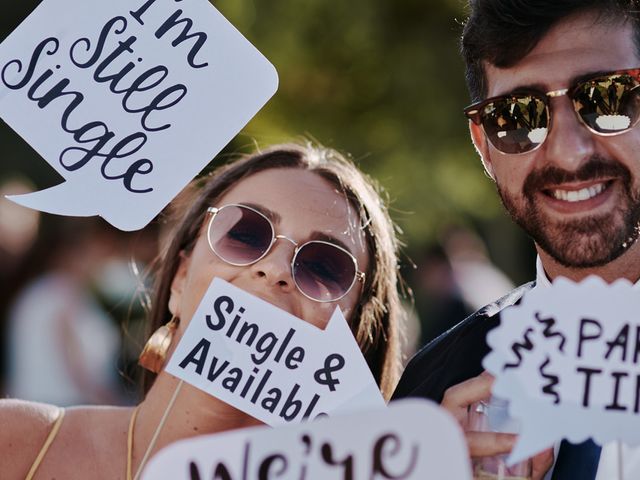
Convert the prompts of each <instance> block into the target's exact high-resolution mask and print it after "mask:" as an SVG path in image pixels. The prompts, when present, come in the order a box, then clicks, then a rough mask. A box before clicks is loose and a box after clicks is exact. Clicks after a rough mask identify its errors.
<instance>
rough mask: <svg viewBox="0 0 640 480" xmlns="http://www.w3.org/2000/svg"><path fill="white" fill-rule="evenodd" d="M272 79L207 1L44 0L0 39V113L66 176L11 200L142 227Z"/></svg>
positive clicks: (227, 136)
mask: <svg viewBox="0 0 640 480" xmlns="http://www.w3.org/2000/svg"><path fill="white" fill-rule="evenodd" d="M277 83H278V78H277V74H276V71H275V69H274V68H273V66H272V65H271V64H270V63H269V62H268V60H267V59H266V58H264V57H263V56H262V55H261V54H260V52H258V51H257V50H256V49H255V47H253V45H251V44H250V43H249V42H248V41H247V40H246V39H245V38H244V37H243V36H242V35H241V34H240V33H239V32H238V31H237V30H236V29H235V28H234V27H233V26H232V25H231V24H230V23H229V22H228V21H227V20H226V19H225V18H224V17H223V16H222V15H221V14H220V13H219V12H218V11H217V10H216V9H215V8H213V6H212V5H210V4H209V2H208V1H207V0H108V1H98V0H44V1H43V2H42V3H41V4H40V5H39V6H38V7H37V8H36V9H35V11H34V12H33V13H32V14H31V15H30V16H29V17H28V18H27V19H26V20H25V21H24V22H23V23H22V24H21V25H20V26H19V27H18V28H17V29H16V30H15V31H14V32H13V33H12V34H11V35H10V36H9V37H8V38H7V39H6V40H5V41H4V42H3V43H2V44H1V45H0V117H1V118H2V119H3V120H4V121H6V122H7V123H8V124H9V125H10V126H11V127H12V128H13V129H14V130H15V131H16V132H18V133H19V134H20V135H21V136H22V137H23V138H24V139H25V140H26V141H27V142H28V143H29V144H30V145H31V146H32V147H33V148H34V149H35V150H36V151H37V152H38V153H39V154H40V155H42V157H44V159H45V160H46V161H47V162H48V163H49V164H51V166H52V167H53V168H54V169H55V170H56V171H57V172H58V173H59V174H60V175H61V176H62V177H64V179H65V182H63V183H61V184H60V185H57V186H55V187H52V188H49V189H46V190H42V191H40V192H36V193H31V194H27V195H22V196H12V197H9V198H11V200H13V201H15V202H17V203H20V204H21V205H24V206H27V207H30V208H34V209H37V210H42V211H45V212H50V213H57V214H62V215H73V216H91V215H100V216H102V217H104V219H105V220H107V221H108V222H109V223H111V224H112V225H114V226H116V227H118V228H120V229H122V230H135V229H139V228H142V227H144V226H145V225H146V224H147V223H148V222H150V221H151V220H152V219H153V218H154V216H155V215H156V214H157V213H158V212H159V211H160V210H161V209H162V208H163V207H164V206H165V205H166V204H167V203H169V201H170V200H171V199H172V198H173V197H174V196H175V195H176V194H177V193H178V192H179V191H180V190H181V189H182V188H183V187H184V186H185V185H186V184H187V183H188V182H189V181H190V180H191V179H192V178H193V177H194V176H195V175H196V174H197V173H198V172H199V171H200V170H201V169H202V168H203V167H204V166H205V165H206V164H207V163H208V162H210V161H211V160H212V158H213V157H214V156H215V155H216V154H217V153H218V152H219V151H220V150H221V149H222V148H223V147H224V146H225V145H226V144H227V143H228V142H229V141H230V140H231V139H232V138H233V137H234V136H235V135H236V134H237V133H238V132H239V131H240V130H241V129H242V127H244V125H246V123H247V122H248V121H249V120H250V119H251V117H253V116H254V115H255V114H256V112H257V111H258V110H259V109H260V108H261V107H262V106H263V105H264V104H265V102H266V101H267V100H268V99H269V98H270V97H271V96H272V95H273V94H274V93H275V91H276V89H277Z"/></svg>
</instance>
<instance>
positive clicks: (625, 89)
mask: <svg viewBox="0 0 640 480" xmlns="http://www.w3.org/2000/svg"><path fill="white" fill-rule="evenodd" d="M639 86H640V84H639V83H638V80H636V79H635V78H634V77H633V76H631V75H629V74H625V73H623V74H617V75H609V76H605V77H601V78H596V79H593V80H588V81H586V82H584V83H581V84H580V85H578V87H577V88H576V89H575V90H574V92H573V94H572V98H573V103H574V108H575V110H576V112H578V115H580V117H581V118H582V120H583V121H584V123H585V124H586V125H587V126H588V127H589V128H591V129H592V130H593V131H594V132H596V133H602V134H605V135H606V134H615V133H621V132H624V131H626V130H628V129H629V128H631V127H633V126H634V125H635V124H636V122H637V121H638V118H639V117H640V91H639V90H640V88H638V87H639Z"/></svg>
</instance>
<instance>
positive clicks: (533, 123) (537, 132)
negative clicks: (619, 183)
mask: <svg viewBox="0 0 640 480" xmlns="http://www.w3.org/2000/svg"><path fill="white" fill-rule="evenodd" d="M639 86H640V68H635V69H629V70H619V71H615V72H611V73H607V74H599V75H597V76H593V77H589V78H585V79H582V80H580V81H578V82H576V83H575V84H574V85H572V86H571V87H570V88H566V89H561V90H553V91H551V92H546V93H542V92H538V91H534V90H522V91H517V92H514V93H510V94H507V95H500V96H498V97H492V98H489V99H487V100H483V101H481V102H477V103H474V104H473V105H470V106H468V107H467V108H465V109H464V113H465V115H466V116H467V118H469V119H470V120H471V121H472V122H474V123H475V124H476V125H481V126H482V128H483V130H484V132H485V135H486V136H487V139H488V140H489V142H491V144H492V145H493V146H494V147H495V148H496V149H497V150H499V151H500V152H502V153H508V154H521V153H528V152H531V151H533V150H535V149H537V148H538V147H540V145H542V144H543V142H544V141H545V140H546V138H547V134H548V133H549V129H550V128H551V107H550V99H551V98H554V97H560V96H563V95H566V96H567V97H569V98H570V99H571V101H572V103H573V109H574V111H575V113H576V116H577V117H578V120H579V121H580V122H581V123H582V124H583V125H584V126H585V127H587V128H588V129H589V130H590V131H591V132H592V133H594V134H596V135H601V136H612V135H620V134H621V133H624V132H627V131H629V130H630V129H631V128H633V127H634V126H635V125H636V124H637V123H638V120H639V119H640V88H638V87H639Z"/></svg>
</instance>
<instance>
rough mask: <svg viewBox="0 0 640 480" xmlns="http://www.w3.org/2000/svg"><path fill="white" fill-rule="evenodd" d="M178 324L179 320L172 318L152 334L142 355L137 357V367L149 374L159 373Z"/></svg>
mask: <svg viewBox="0 0 640 480" xmlns="http://www.w3.org/2000/svg"><path fill="white" fill-rule="evenodd" d="M179 324H180V319H179V318H178V317H176V316H173V317H171V320H170V321H169V322H168V323H167V324H166V325H163V326H161V327H160V328H159V329H157V330H156V331H155V332H153V335H151V337H149V340H148V341H147V343H146V345H145V346H144V349H143V350H142V353H141V354H140V356H139V357H138V365H140V366H141V367H143V368H146V369H147V370H149V371H150V372H153V373H160V371H161V370H162V367H163V366H164V362H165V360H166V357H167V352H168V351H169V347H170V346H171V342H172V341H173V334H174V333H175V331H176V329H177V328H178V325H179Z"/></svg>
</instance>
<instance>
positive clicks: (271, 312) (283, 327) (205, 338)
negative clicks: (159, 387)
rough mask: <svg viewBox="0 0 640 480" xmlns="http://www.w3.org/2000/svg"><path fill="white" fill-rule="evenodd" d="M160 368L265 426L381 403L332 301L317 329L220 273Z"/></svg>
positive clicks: (344, 321) (339, 313)
mask: <svg viewBox="0 0 640 480" xmlns="http://www.w3.org/2000/svg"><path fill="white" fill-rule="evenodd" d="M166 370H167V372H169V373H170V374H172V375H175V376H176V377H178V378H180V379H182V380H184V381H185V382H187V383H189V384H191V385H193V386H195V387H197V388H199V389H201V390H203V391H205V392H207V393H209V394H210V395H213V396H215V397H217V398H219V399H221V400H223V401H225V402H226V403H228V404H230V405H233V406H234V407H236V408H238V409H240V410H242V411H244V412H246V413H248V414H249V415H251V416H253V417H255V418H257V419H259V420H261V421H263V422H265V423H266V424H268V425H278V424H281V423H284V422H299V421H302V420H306V419H313V418H315V417H317V416H318V415H322V414H329V413H334V412H337V411H345V410H354V409H356V408H360V407H379V406H383V405H384V400H383V398H382V395H381V393H380V390H379V389H378V387H377V385H376V382H375V379H374V378H373V375H372V374H371V371H370V370H369V367H368V366H367V363H366V362H365V359H364V357H363V356H362V353H361V351H360V348H359V347H358V344H357V343H356V341H355V339H354V337H353V334H352V333H351V330H350V329H349V326H348V325H347V322H346V320H345V318H344V316H343V315H342V312H341V311H340V309H339V308H336V310H335V311H334V313H333V315H332V317H331V319H330V320H329V323H328V325H327V327H326V328H325V329H324V330H321V329H319V328H318V327H316V326H314V325H312V324H310V323H308V322H305V321H304V320H301V319H299V318H297V317H295V316H293V315H291V314H290V313H288V312H286V311H284V310H281V309H280V308H278V307H276V306H274V305H272V304H270V303H268V302H265V301H264V300H262V299H260V298H258V297H255V296H253V295H251V294H249V293H247V292H245V291H243V290H241V289H239V288H237V287H235V286H233V285H231V284H230V283H227V282H225V281H224V280H222V279H220V278H215V279H214V280H213V281H212V282H211V285H210V286H209V289H208V290H207V292H206V293H205V295H204V297H203V299H202V301H201V302H200V305H199V306H198V309H197V310H196V313H195V314H194V316H193V318H192V319H191V321H190V322H189V326H188V327H187V329H186V331H185V333H184V335H183V337H182V338H181V339H180V342H179V343H178V345H177V347H176V350H175V352H174V353H173V355H172V356H171V359H170V360H169V363H168V365H167V367H166Z"/></svg>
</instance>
